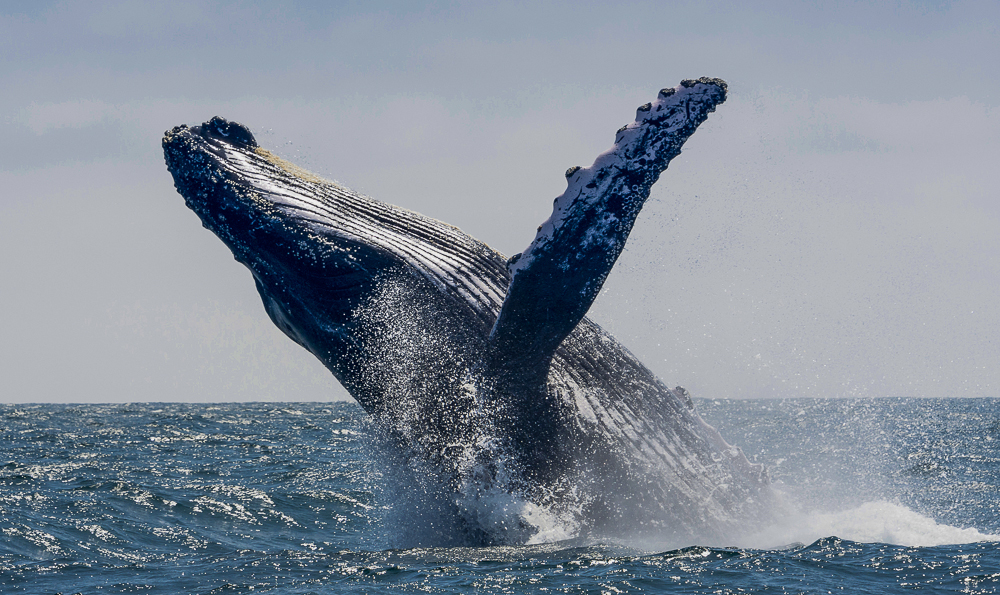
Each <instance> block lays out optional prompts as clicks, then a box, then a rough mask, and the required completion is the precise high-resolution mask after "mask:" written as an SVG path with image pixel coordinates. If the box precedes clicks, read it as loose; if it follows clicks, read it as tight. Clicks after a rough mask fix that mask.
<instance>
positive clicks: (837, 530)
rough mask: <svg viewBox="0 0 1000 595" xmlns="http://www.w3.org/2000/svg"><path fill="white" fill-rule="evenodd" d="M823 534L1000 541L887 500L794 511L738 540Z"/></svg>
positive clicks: (792, 539) (933, 542)
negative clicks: (817, 509)
mask: <svg viewBox="0 0 1000 595" xmlns="http://www.w3.org/2000/svg"><path fill="white" fill-rule="evenodd" d="M824 537H840V538H842V539H849V540H851V541H858V542H863V543H888V544H893V545H902V546H913V547H933V546H939V545H950V544H960V543H974V542H979V541H1000V535H991V534H987V533H982V532H980V531H979V530H978V529H975V528H971V527H969V528H962V527H953V526H951V525H946V524H942V523H938V522H937V521H935V520H934V519H932V518H930V517H928V516H924V515H923V514H920V513H919V512H916V511H914V510H912V509H910V508H908V507H906V506H904V505H902V504H898V503H893V502H888V501H885V500H875V501H872V502H866V503H864V504H862V505H860V506H858V507H856V508H850V509H846V510H840V511H836V512H821V511H810V512H793V513H792V514H789V515H788V516H786V517H784V518H782V519H780V521H779V522H777V523H776V524H774V525H772V526H771V527H769V528H767V529H765V530H763V531H761V532H760V533H758V534H756V535H752V536H748V538H747V539H746V540H739V541H740V542H741V543H740V545H741V546H745V547H754V548H774V547H778V546H780V545H783V544H790V543H796V542H798V543H812V542H814V541H816V540H817V539H822V538H824Z"/></svg>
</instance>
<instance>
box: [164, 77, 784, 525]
mask: <svg viewBox="0 0 1000 595" xmlns="http://www.w3.org/2000/svg"><path fill="white" fill-rule="evenodd" d="M726 93H727V87H726V83H725V82H724V81H722V80H720V79H710V78H701V79H697V80H685V81H682V82H681V83H680V85H678V86H677V87H674V88H666V89H663V90H662V91H660V92H659V94H658V96H657V98H656V99H655V100H654V101H651V102H650V103H647V104H645V105H643V106H641V107H639V108H638V110H637V112H636V117H635V120H634V121H633V122H631V123H629V124H628V125H626V126H623V127H622V128H621V129H620V130H618V132H617V134H616V136H615V143H614V145H613V146H612V148H611V149H610V150H608V151H607V152H605V153H603V154H601V155H600V156H598V157H597V159H596V161H595V162H594V163H593V165H591V166H590V167H572V168H570V169H569V170H567V171H566V179H567V188H566V191H565V192H564V193H563V194H562V195H560V196H559V197H558V198H556V199H555V202H554V207H553V211H552V215H551V216H550V217H549V219H548V220H546V221H545V222H544V223H542V224H541V225H540V226H539V228H538V232H537V235H536V237H535V239H534V240H533V241H532V243H531V244H530V245H529V246H528V248H527V249H526V250H524V252H522V253H521V254H518V255H515V256H513V257H511V258H509V259H508V258H506V257H504V256H503V255H501V254H500V253H498V252H496V251H495V250H493V249H491V248H490V247H488V246H487V245H486V244H484V243H482V242H480V241H478V240H476V239H474V238H472V237H470V236H468V235H466V234H465V233H463V232H462V231H460V230H459V229H457V228H455V227H453V226H450V225H448V224H446V223H443V222H441V221H437V220H435V219H431V218H429V217H425V216H423V215H420V214H418V213H415V212H412V211H408V210H406V209H403V208H400V207H397V206H393V205H390V204H386V203H383V202H379V201H377V200H374V199H372V198H369V197H367V196H362V195H360V194H357V193H355V192H353V191H351V190H349V189H348V188H345V187H343V186H341V185H339V184H336V183H333V182H330V181H327V180H324V179H322V178H319V177H318V176H316V175H314V174H311V173H309V172H307V171H305V170H303V169H300V168H298V167H296V166H295V165H293V164H291V163H288V162H286V161H284V160H282V159H280V158H279V157H277V156H275V155H274V154H272V153H270V152H268V151H267V150H265V149H264V148H262V147H260V146H258V144H257V141H256V140H255V138H254V136H253V134H252V133H251V132H250V130H249V129H248V128H247V127H245V126H243V125H242V124H239V123H236V122H231V121H228V120H226V119H224V118H221V117H218V116H217V117H214V118H212V119H211V120H209V121H207V122H205V123H204V124H201V125H199V126H191V127H189V126H186V125H181V126H178V127H175V128H173V129H171V130H168V131H167V132H166V133H165V135H164V137H163V150H164V155H165V160H166V164H167V168H168V169H169V171H170V173H171V174H172V175H173V179H174V184H175V187H176V188H177V190H178V192H179V193H180V194H181V195H182V196H183V197H184V199H185V202H186V204H187V206H188V207H190V208H191V209H192V210H193V211H194V212H195V213H196V214H197V215H198V217H199V218H200V219H201V221H202V224H203V225H204V227H206V228H208V229H210V230H211V231H213V232H214V233H215V234H216V235H217V236H218V237H219V238H220V239H221V240H222V241H223V242H224V243H225V244H226V246H228V247H229V249H230V250H232V252H233V255H234V257H235V259H236V260H237V261H239V262H240V263H242V264H244V265H245V266H246V267H247V268H248V269H249V270H250V272H251V274H252V276H253V279H254V282H255V283H256V287H257V290H258V292H259V293H260V297H261V300H262V301H263V304H264V308H265V310H266V312H267V314H268V316H269V317H270V318H271V320H272V321H273V322H274V324H275V325H277V327H278V328H280V329H281V330H282V331H283V332H284V333H285V334H286V335H287V336H288V337H289V338H291V339H292V340H293V341H295V342H296V343H298V344H299V345H301V346H302V347H304V348H305V349H307V350H308V351H310V352H311V353H312V354H313V355H315V356H316V357H317V358H319V360H320V361H321V362H322V363H323V364H324V365H325V366H326V367H327V368H328V369H329V370H330V371H331V372H332V373H333V374H334V375H335V376H336V378H337V379H338V380H339V382H340V383H341V384H342V385H343V386H344V387H345V388H346V389H347V390H348V391H349V392H350V394H351V395H352V396H353V398H354V399H356V400H357V402H358V403H359V404H360V405H361V407H363V408H364V410H365V411H367V412H368V413H369V414H370V416H371V418H372V419H373V420H374V422H375V424H376V426H377V427H378V428H381V430H382V431H384V433H385V435H386V436H387V437H389V440H390V441H391V443H392V444H393V445H394V447H395V448H396V449H397V450H398V452H399V453H401V456H402V457H403V459H404V460H406V461H409V462H410V463H409V464H410V465H411V468H412V469H414V470H416V475H420V476H421V477H425V478H426V477H432V478H433V482H432V483H433V486H434V488H433V489H435V490H437V491H438V492H439V494H438V495H439V496H440V499H441V500H443V501H445V502H448V503H449V504H448V506H450V507H451V508H450V509H451V510H452V512H453V514H454V515H455V516H456V518H458V519H459V521H460V525H461V526H462V527H463V533H462V535H463V537H461V538H460V541H462V540H464V541H466V542H469V543H476V544H492V543H516V542H523V541H525V540H527V539H529V538H530V537H531V536H532V534H533V531H535V527H534V526H533V525H532V523H531V520H530V518H529V517H530V515H527V513H525V514H520V515H518V514H515V515H514V516H515V517H517V518H516V521H515V522H508V521H507V520H503V521H502V522H496V520H495V517H492V516H491V515H490V514H485V513H483V510H482V507H483V506H485V504H484V503H486V502H487V501H490V502H494V501H496V499H495V498H493V496H495V495H496V494H498V493H499V494H505V495H507V496H509V497H510V498H509V499H508V500H506V501H505V502H507V504H505V506H507V507H508V508H506V509H505V510H507V511H509V510H510V508H509V507H510V503H511V502H514V503H515V504H516V506H515V510H514V512H515V513H517V512H518V511H521V512H524V511H528V510H546V511H555V512H553V514H558V515H562V516H560V518H565V517H566V516H567V515H568V516H569V517H571V519H572V522H573V523H576V525H575V526H577V527H578V530H579V531H580V532H587V533H589V534H593V535H603V534H621V533H622V532H628V533H629V534H633V535H634V534H648V535H651V536H656V537H657V538H659V539H668V540H671V541H674V542H677V543H682V542H684V541H691V540H700V541H702V542H705V541H713V542H717V541H720V540H724V539H726V538H727V537H729V536H732V535H733V534H734V532H736V531H739V530H740V529H741V528H743V527H746V526H747V525H748V524H751V523H753V521H754V519H756V518H758V517H759V516H760V515H762V514H763V511H764V509H765V508H766V503H767V501H768V497H769V496H768V494H769V487H768V479H767V475H766V472H765V470H764V469H763V467H762V466H760V465H755V464H751V463H750V462H749V460H748V459H747V458H746V457H745V456H744V454H743V453H742V451H740V450H739V449H737V448H734V447H732V446H730V445H729V444H728V443H726V441H725V440H724V439H723V438H722V436H721V435H720V434H719V432H718V431H716V430H715V429H714V428H712V427H711V426H709V425H708V424H707V423H706V422H704V421H703V420H702V419H701V417H700V416H699V415H698V414H697V412H696V411H695V409H694V405H693V403H692V401H691V399H690V396H689V395H688V393H687V391H685V390H684V389H683V388H680V387H677V388H673V389H671V388H668V387H667V386H666V385H665V384H664V383H663V382H661V381H660V380H659V379H658V378H657V377H656V376H655V375H654V374H653V373H652V372H650V371H649V370H648V369H647V368H646V367H645V366H643V365H642V364H641V363H640V362H639V361H638V360H637V359H636V357H635V356H633V355H632V354H631V353H630V352H629V351H628V350H627V349H626V348H625V347H623V346H622V345H621V344H620V343H618V342H617V341H616V340H615V339H614V338H613V337H612V336H611V335H610V334H608V333H607V332H606V331H604V330H603V329H602V328H601V327H600V326H598V325H597V324H596V323H594V322H593V321H591V320H590V319H588V318H587V317H586V313H587V310H588V309H589V308H590V306H591V304H592V303H593V301H594V300H595V299H596V297H597V295H598V293H599V291H600V289H601V287H602V285H603V283H604V281H605V279H606V277H607V275H608V273H609V272H610V271H611V268H612V267H613V265H614V263H615V261H616V260H617V258H618V256H619V254H620V253H621V251H622V249H623V248H624V245H625V241H626V239H627V237H628V235H629V232H630V231H631V229H632V226H633V223H634V222H635V220H636V217H637V216H638V214H639V212H640V209H641V208H642V206H643V203H644V202H645V200H646V199H647V198H648V196H649V192H650V188H651V187H652V185H653V184H654V183H655V182H656V181H657V179H658V178H659V176H660V174H661V172H663V171H664V170H665V169H666V167H667V164H668V163H669V162H670V160H671V159H673V158H674V157H676V156H677V155H678V154H680V151H681V146H682V145H683V143H684V142H685V140H687V138H688V137H689V136H690V135H691V134H693V133H694V131H695V130H696V129H697V127H698V126H699V125H700V124H701V123H702V122H704V121H705V120H706V118H707V117H708V114H709V113H711V112H713V111H714V110H715V108H716V106H717V105H719V104H721V103H723V102H724V101H725V99H726ZM427 485H431V484H429V483H424V489H427ZM517 506H520V507H521V508H517ZM491 519H492V520H491Z"/></svg>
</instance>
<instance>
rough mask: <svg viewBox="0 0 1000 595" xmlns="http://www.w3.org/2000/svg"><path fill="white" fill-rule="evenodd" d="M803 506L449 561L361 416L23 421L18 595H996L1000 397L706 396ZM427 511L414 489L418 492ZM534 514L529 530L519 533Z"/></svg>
mask: <svg viewBox="0 0 1000 595" xmlns="http://www.w3.org/2000/svg"><path fill="white" fill-rule="evenodd" d="M696 406H697V409H698V411H699V412H700V413H701V414H702V416H703V417H705V419H706V420H707V421H708V422H709V423H711V424H713V425H715V426H716V427H717V428H719V430H720V431H721V432H722V433H723V435H725V436H726V437H727V439H728V440H729V441H730V442H731V443H732V444H736V445H739V446H740V447H741V448H743V450H744V452H746V453H747V455H748V456H749V457H750V458H751V459H752V460H755V462H761V463H764V464H765V465H766V466H767V468H768V470H769V473H770V475H771V478H772V482H773V484H774V486H775V489H776V491H777V492H778V494H779V496H780V498H781V501H782V506H781V514H780V515H778V518H776V519H775V520H774V522H773V523H771V524H770V525H769V526H767V527H763V528H756V529H755V530H754V531H753V532H752V534H751V533H748V534H746V535H742V536H734V538H733V540H731V541H730V542H723V543H688V544H672V543H666V542H663V543H658V542H656V540H655V539H654V540H649V539H645V540H643V541H639V540H636V539H631V538H630V536H629V535H579V534H574V533H573V527H572V526H568V525H566V524H562V523H563V521H564V519H560V518H559V517H558V516H555V515H546V514H544V513H543V512H539V511H535V514H534V515H533V516H532V511H530V510H529V511H525V510H523V509H516V507H512V508H511V514H512V515H527V517H528V519H529V521H530V522H532V523H534V524H535V531H536V532H535V535H534V537H533V539H532V543H530V544H528V545H524V546H504V547H489V548H468V547H438V546H435V544H434V543H433V536H428V535H426V534H425V535H421V534H419V531H424V530H426V527H428V526H429V525H433V522H432V523H428V522H427V519H426V518H424V519H421V518H420V517H421V516H422V515H433V514H434V511H433V510H432V509H430V508H427V509H421V508H420V506H421V505H420V502H421V500H420V498H413V497H407V494H406V492H407V490H408V489H413V488H414V486H413V485H410V486H407V485H405V484H404V483H402V482H404V481H405V478H404V477H401V476H399V475H394V474H393V473H394V472H393V471H392V468H393V467H392V465H388V464H386V456H387V455H386V453H385V452H384V451H383V450H382V449H380V447H379V446H378V444H377V441H376V440H373V439H372V428H371V426H370V422H369V421H368V419H367V417H366V416H365V415H364V413H363V412H362V410H361V409H360V407H358V406H357V405H355V404H353V403H294V404H288V403H281V404H277V403H250V404H209V405H206V404H167V403H146V404H127V405H2V406H0V418H2V419H3V426H2V431H0V592H2V593H5V594H6V593H250V592H253V593H260V592H264V593H275V594H279V593H303V594H305V593H390V592H391V593H469V592H477V593H534V592H542V591H549V592H555V593H632V592H636V593H638V592H652V593H670V592H676V593H747V592H752V593H827V592H836V591H843V592H852V593H866V592H870V593H887V592H888V593H891V592H909V591H911V590H915V589H921V590H926V591H931V592H962V593H994V592H996V591H997V590H998V588H1000V543H998V539H1000V536H998V535H1000V515H998V514H997V513H998V502H1000V498H998V496H1000V454H998V449H997V445H998V442H1000V399H915V398H892V399H888V398H886V399H868V400H862V399H854V400H832V399H831V400H823V399H816V400H794V401H793V400H757V401H731V400H730V401H727V400H719V401H715V400H697V401H696ZM411 496H412V494H411ZM512 520H513V519H512Z"/></svg>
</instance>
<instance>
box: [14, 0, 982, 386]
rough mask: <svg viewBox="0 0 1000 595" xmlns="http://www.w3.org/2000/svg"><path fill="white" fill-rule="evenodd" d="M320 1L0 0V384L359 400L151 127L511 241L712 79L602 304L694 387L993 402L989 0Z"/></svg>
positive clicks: (620, 332) (626, 337) (597, 310)
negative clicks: (254, 146)
mask: <svg viewBox="0 0 1000 595" xmlns="http://www.w3.org/2000/svg"><path fill="white" fill-rule="evenodd" d="M261 4H264V3H261ZM329 4H332V3H327V2H269V3H267V7H258V6H256V5H255V4H254V3H206V2H182V1H176V0H175V1H172V2H163V3H140V2H121V3H111V2H109V3H100V2H85V3H84V2H38V1H32V2H24V3H20V2H3V3H0V56H2V60H0V80H2V81H3V82H2V89H3V90H2V92H0V113H2V114H3V115H2V116H0V192H2V194H0V197H2V198H0V200H2V203H0V209H2V211H0V213H2V217H0V271H2V281H0V283H2V285H0V288H2V289H0V306H2V310H0V311H2V314H0V378H2V381H0V391H2V392H0V402H76V401H140V400H141V401H150V400H153V401H231V400H324V399H331V398H346V393H345V391H344V390H343V389H341V388H340V387H339V386H337V385H336V381H335V380H334V379H333V377H332V376H331V375H330V374H329V373H328V372H327V371H326V370H325V369H323V368H322V367H321V366H320V364H319V363H318V362H317V361H315V359H314V358H313V356H311V355H310V354H308V353H307V352H305V351H304V350H302V349H301V348H299V347H298V346H297V345H294V344H293V343H292V342H291V341H289V340H287V339H286V338H285V337H284V336H283V335H282V334H281V333H280V332H279V331H278V330H277V329H275V328H273V326H272V324H271V322H270V321H269V320H268V319H267V316H266V315H265V313H264V310H263V307H262V306H261V304H260V301H259V299H258V297H257V294H256V291H255V290H254V286H253V282H252V280H251V276H250V274H249V272H248V271H246V270H245V269H244V268H243V267H242V266H241V265H239V264H237V263H236V262H235V261H234V260H233V259H232V256H231V254H230V252H229V250H228V249H227V248H226V247H225V246H224V245H223V244H222V242H220V241H219V240H218V239H216V237H215V236H214V235H213V234H212V233H210V232H208V231H206V230H204V229H202V228H201V225H200V222H199V220H198V218H197V217H196V216H195V215H194V213H192V212H190V211H189V210H188V209H187V208H186V207H185V206H184V201H183V199H181V197H180V196H179V195H178V194H177V193H176V191H175V190H174V189H173V182H172V179H171V177H170V175H169V174H168V173H167V171H166V168H165V167H164V164H163V158H162V153H161V149H160V138H161V136H162V134H163V131H164V130H165V129H167V128H169V127H172V126H174V125H177V124H181V123H188V124H195V123H200V122H202V121H204V120H207V119H208V118H210V117H211V116H213V115H216V114H218V115H222V116H225V117H227V118H229V119H235V120H238V121H240V122H243V123H244V124H247V125H248V126H249V127H250V128H251V129H252V130H253V131H254V132H255V134H256V135H257V137H258V140H259V142H260V143H261V144H262V145H263V146H265V147H267V148H271V149H274V150H276V151H277V152H278V153H279V154H281V155H283V156H285V157H286V158H289V159H291V160H292V161H295V162H297V163H299V164H300V165H303V166H305V167H306V168H308V169H312V170H314V171H316V172H317V173H319V174H321V175H324V176H326V177H329V178H332V179H337V180H339V181H340V182H342V183H344V184H346V185H348V186H350V187H352V188H354V189H355V190H358V191H361V192H364V193H366V194H369V195H371V196H373V197H375V198H378V199H381V200H385V201H388V202H392V203H395V204H398V205H401V206H404V207H407V208H410V209H413V210H417V211H420V212H423V213H425V214H427V215H430V216H433V217H436V218H439V219H442V220H445V221H447V222H449V223H452V224H455V225H457V226H459V227H460V228H462V229H463V230H465V231H466V232H468V233H470V234H472V235H473V236H476V237H478V238H479V239H481V240H484V241H486V242H487V243H488V244H490V245H491V246H493V247H494V248H496V249H498V250H500V251H501V252H504V253H505V254H512V253H514V252H519V251H521V250H522V249H524V248H525V247H526V246H527V244H528V243H529V242H530V240H531V239H532V237H533V235H534V230H535V228H536V226H537V225H538V224H539V223H541V221H543V220H544V219H545V218H546V217H547V216H548V214H549V212H550V210H551V205H552V199H553V198H554V197H555V196H557V195H558V194H560V193H561V192H562V190H563V188H564V184H565V180H564V178H563V172H564V171H565V170H566V168H567V167H569V166H571V165H589V164H590V163H592V162H593V160H594V158H595V157H596V156H597V155H598V154H599V153H600V152H602V151H604V150H606V149H607V148H609V147H610V145H611V143H612V142H613V139H614V134H615V130H617V129H618V128H619V127H620V126H621V125H623V124H625V123H627V122H629V121H631V120H632V119H633V118H634V117H635V108H636V107H637V106H639V105H641V104H643V103H646V102H647V101H650V100H652V99H654V98H655V97H656V93H657V91H658V90H659V89H660V88H662V87H666V86H675V85H677V84H678V82H679V81H680V80H681V79H684V78H693V77H699V76H713V77H721V78H724V79H726V80H727V81H728V82H729V85H730V99H729V101H728V102H727V103H726V104H725V105H723V106H721V107H720V108H719V110H718V112H717V113H715V114H713V115H712V116H711V117H710V119H709V121H708V122H707V123H706V124H704V125H703V126H702V127H701V129H699V131H698V132H697V133H696V134H695V135H694V137H692V139H691V140H690V141H689V142H688V144H687V145H686V146H685V150H684V153H683V154H682V155H681V156H680V157H678V158H677V159H676V160H674V162H673V163H672V164H671V166H670V169H669V170H668V171H667V172H666V173H665V174H664V175H663V176H662V177H661V179H660V182H659V184H658V185H657V186H656V187H655V188H654V192H653V196H652V198H651V200H650V202H649V203H648V204H647V206H646V208H645V209H644V211H643V213H642V215H641V216H640V218H639V222H638V224H637V226H636V229H635V231H634V233H633V236H632V238H631V240H630V244H629V247H628V249H627V251H626V253H625V254H624V255H623V256H622V259H621V260H620V261H619V264H618V266H617V268H616V270H615V272H614V273H613V274H612V276H611V278H610V280H609V282H608V284H607V285H606V289H605V292H604V293H603V294H602V296H601V297H600V299H599V300H598V302H597V303H596V304H595V306H594V308H593V310H592V317H593V318H595V319H596V320H597V321H598V322H599V323H600V324H602V325H604V326H605V327H606V328H608V329H610V330H611V331H612V332H614V333H615V334H616V335H617V336H618V338H619V339H620V340H622V341H623V342H624V343H625V344H626V345H627V346H628V347H629V348H630V349H632V350H633V351H634V352H635V353H636V354H637V355H639V357H640V359H642V360H643V361H644V362H645V363H646V364H647V365H649V366H650V367H651V368H652V369H653V370H654V371H656V372H657V373H658V374H659V375H660V376H661V377H662V378H663V379H664V380H665V381H666V382H667V383H668V384H670V385H674V384H681V385H684V386H686V387H687V388H688V389H689V390H691V392H692V394H693V395H695V396H697V397H717V398H726V397H761V396H768V397H770V396H777V397H799V396H801V397H834V396H948V395H955V396H1000V394H998V389H1000V306H998V302H1000V299H998V298H1000V192H998V189H997V188H998V176H997V173H996V172H997V171H998V168H1000V165H998V163H1000V77H998V76H997V68H998V67H997V64H1000V31H998V24H1000V3H997V2H978V3H977V2H970V3H965V2H954V3H952V2H905V1H904V2H872V3H868V2H842V3H793V2H787V3H783V2H772V3H754V4H756V5H758V6H760V8H756V9H753V10H751V9H748V8H732V7H730V6H728V5H727V4H726V3H710V2H691V3H673V2H666V1H664V0H658V1H656V2H649V3H620V2H616V3H612V2H597V3H592V4H591V3H585V2H567V3H556V2H549V3H545V2H530V3H513V2H507V3H502V6H487V4H486V3H458V2H456V3H446V2H441V3H425V4H419V5H418V4H417V3H409V2H400V3H374V2H356V3H355V2H341V3H336V5H335V7H332V8H331V6H330V5H329Z"/></svg>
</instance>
